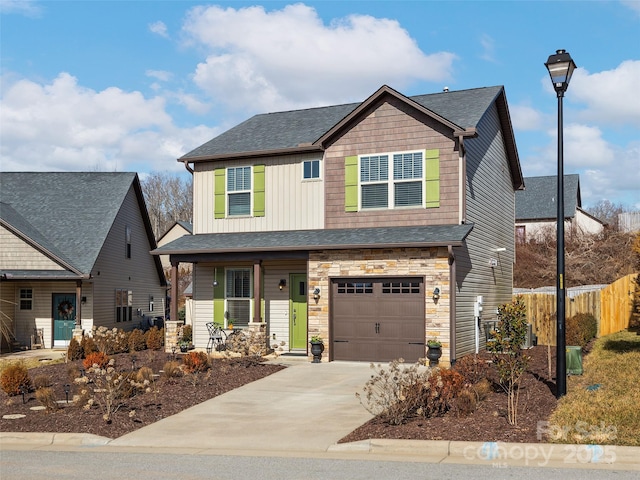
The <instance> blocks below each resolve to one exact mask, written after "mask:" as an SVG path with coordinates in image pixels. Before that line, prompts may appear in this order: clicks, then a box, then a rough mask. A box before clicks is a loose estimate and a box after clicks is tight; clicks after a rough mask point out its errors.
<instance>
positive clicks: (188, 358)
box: [182, 352, 211, 373]
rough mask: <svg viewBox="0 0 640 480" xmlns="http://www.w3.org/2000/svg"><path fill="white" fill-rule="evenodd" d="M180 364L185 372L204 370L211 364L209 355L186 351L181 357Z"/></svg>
mask: <svg viewBox="0 0 640 480" xmlns="http://www.w3.org/2000/svg"><path fill="white" fill-rule="evenodd" d="M182 364H183V366H184V370H185V372H187V373H198V372H204V371H206V370H208V369H209V368H210V366H211V364H210V363H209V356H208V355H207V354H206V353H204V352H189V353H187V354H186V355H184V356H183V357H182Z"/></svg>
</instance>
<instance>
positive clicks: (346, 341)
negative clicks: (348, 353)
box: [333, 340, 349, 343]
mask: <svg viewBox="0 0 640 480" xmlns="http://www.w3.org/2000/svg"><path fill="white" fill-rule="evenodd" d="M333 342H334V343H349V340H334V341H333Z"/></svg>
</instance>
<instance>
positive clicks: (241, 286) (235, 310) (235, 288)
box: [225, 268, 253, 326]
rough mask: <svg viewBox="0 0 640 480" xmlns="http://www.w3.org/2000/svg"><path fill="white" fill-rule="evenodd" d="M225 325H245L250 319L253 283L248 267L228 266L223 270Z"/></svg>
mask: <svg viewBox="0 0 640 480" xmlns="http://www.w3.org/2000/svg"><path fill="white" fill-rule="evenodd" d="M225 274H226V278H225V299H226V301H227V305H226V315H225V317H226V321H227V325H228V324H230V323H233V325H234V326H247V325H248V324H249V321H250V320H251V299H252V294H253V292H252V290H253V284H252V282H251V269H250V268H228V269H227V270H226V271H225Z"/></svg>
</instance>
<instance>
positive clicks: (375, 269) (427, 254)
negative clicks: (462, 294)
mask: <svg viewBox="0 0 640 480" xmlns="http://www.w3.org/2000/svg"><path fill="white" fill-rule="evenodd" d="M308 268H309V299H308V302H309V314H308V324H309V338H311V336H312V335H320V336H321V337H322V338H323V339H324V340H325V351H324V353H323V355H322V360H323V361H328V359H329V356H330V351H331V345H330V343H329V323H330V322H329V320H330V318H329V316H330V312H329V297H330V291H331V279H332V278H345V277H367V276H371V277H384V276H393V277H406V276H418V277H423V278H424V281H425V284H424V288H425V343H426V341H427V340H428V339H430V338H433V337H437V338H438V340H440V341H441V342H442V358H441V360H440V361H441V363H442V364H444V365H446V364H448V363H449V358H450V356H449V339H450V334H449V299H450V285H449V263H448V252H447V249H446V247H439V248H438V247H433V248H390V249H375V250H374V249H366V250H324V251H317V252H309V265H308ZM315 287H320V290H321V294H320V298H319V299H318V300H315V299H314V297H313V290H314V288H315ZM434 287H439V288H440V299H439V300H438V302H437V303H436V302H435V301H434V300H433V297H432V293H433V289H434ZM425 348H426V347H425ZM425 356H426V349H425Z"/></svg>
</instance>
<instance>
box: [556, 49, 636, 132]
mask: <svg viewBox="0 0 640 480" xmlns="http://www.w3.org/2000/svg"><path fill="white" fill-rule="evenodd" d="M638 85H640V60H627V61H624V62H622V63H621V64H620V65H619V66H618V67H617V68H615V69H613V70H605V71H602V72H598V73H594V74H589V72H588V71H587V70H585V69H583V68H578V69H576V71H575V73H574V75H573V77H572V79H571V84H570V85H569V91H568V92H567V98H568V99H570V100H571V101H572V102H573V101H579V102H584V103H586V104H587V109H585V110H583V111H582V112H581V118H582V119H583V121H585V120H591V121H598V122H607V123H610V124H613V125H621V124H629V125H632V126H635V127H640V95H639V94H638Z"/></svg>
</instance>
